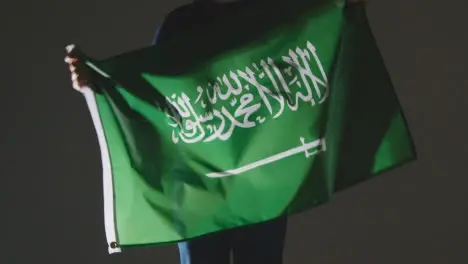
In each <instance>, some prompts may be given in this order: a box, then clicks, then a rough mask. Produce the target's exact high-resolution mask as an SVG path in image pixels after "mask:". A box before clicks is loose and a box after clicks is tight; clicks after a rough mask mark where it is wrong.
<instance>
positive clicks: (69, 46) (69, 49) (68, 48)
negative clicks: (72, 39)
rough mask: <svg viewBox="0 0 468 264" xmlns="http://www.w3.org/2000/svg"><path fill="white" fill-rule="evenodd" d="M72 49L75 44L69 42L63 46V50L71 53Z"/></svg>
mask: <svg viewBox="0 0 468 264" xmlns="http://www.w3.org/2000/svg"><path fill="white" fill-rule="evenodd" d="M73 49H75V44H70V45H68V46H66V47H65V50H66V51H67V52H68V53H71V52H72V51H73Z"/></svg>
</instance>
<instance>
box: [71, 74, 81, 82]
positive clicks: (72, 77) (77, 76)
mask: <svg viewBox="0 0 468 264" xmlns="http://www.w3.org/2000/svg"><path fill="white" fill-rule="evenodd" d="M78 78H79V75H78V74H77V73H76V72H74V73H72V75H71V80H72V82H76V81H78Z"/></svg>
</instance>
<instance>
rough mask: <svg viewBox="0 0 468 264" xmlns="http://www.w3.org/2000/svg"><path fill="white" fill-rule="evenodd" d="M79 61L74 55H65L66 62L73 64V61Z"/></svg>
mask: <svg viewBox="0 0 468 264" xmlns="http://www.w3.org/2000/svg"><path fill="white" fill-rule="evenodd" d="M76 62H78V58H76V57H72V56H66V57H65V63H68V64H71V63H76Z"/></svg>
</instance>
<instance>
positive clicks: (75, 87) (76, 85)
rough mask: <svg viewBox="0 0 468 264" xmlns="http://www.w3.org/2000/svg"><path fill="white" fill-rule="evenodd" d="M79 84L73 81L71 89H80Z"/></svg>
mask: <svg viewBox="0 0 468 264" xmlns="http://www.w3.org/2000/svg"><path fill="white" fill-rule="evenodd" d="M81 88H82V87H81V86H80V84H79V83H78V82H73V89H75V90H77V91H80V90H81Z"/></svg>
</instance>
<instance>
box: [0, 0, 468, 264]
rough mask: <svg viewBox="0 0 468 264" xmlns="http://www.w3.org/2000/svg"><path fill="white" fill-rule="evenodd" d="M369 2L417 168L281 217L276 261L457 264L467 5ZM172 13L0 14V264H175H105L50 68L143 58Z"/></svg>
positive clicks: (101, 4)
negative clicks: (284, 221) (134, 54)
mask: <svg viewBox="0 0 468 264" xmlns="http://www.w3.org/2000/svg"><path fill="white" fill-rule="evenodd" d="M369 2H370V3H369V5H368V14H369V18H370V21H371V26H372V28H373V30H374V34H375V36H376V38H377V41H378V44H379V46H380V48H381V51H382V53H383V56H384V59H385V61H386V63H387V66H388V69H389V71H390V73H391V76H392V79H393V82H394V84H395V86H396V89H397V92H398V94H399V97H400V100H401V103H402V105H403V107H404V109H405V113H406V116H407V119H408V122H409V124H410V126H411V130H412V132H413V135H414V137H415V141H416V146H417V149H418V152H419V161H417V162H415V163H412V164H410V165H406V166H405V167H403V168H400V169H397V170H395V171H392V172H390V173H386V174H385V175H382V176H381V177H379V178H377V179H374V180H372V181H369V182H366V183H363V184H360V185H358V186H356V187H354V188H352V189H349V190H347V191H344V192H341V193H339V194H338V195H336V196H335V198H334V199H333V201H332V202H330V203H329V204H327V205H325V206H321V207H319V208H317V209H315V210H311V211H309V212H307V213H304V214H301V215H297V216H294V217H292V218H291V220H290V224H289V232H288V237H287V247H286V252H285V263H286V264H302V263H324V264H325V263H326V264H338V263H340V264H341V263H347V264H353V263H369V264H370V263H379V264H387V263H388V264H390V263H391V264H395V263H398V264H414V263H418V264H419V263H425V264H436V263H437V264H438V263H441V264H442V263H443V264H449V263H450V264H451V263H453V264H463V263H468V251H467V250H468V205H467V202H468V199H467V198H468V192H467V186H468V173H467V165H468V143H467V141H466V138H467V135H468V125H467V123H468V118H467V117H466V115H467V114H468V106H467V105H468V99H467V96H468V92H467V90H468V86H467V84H468V83H467V80H468V78H467V74H468V72H467V67H466V61H467V60H466V59H467V58H468V57H467V52H466V48H467V47H468V41H467V25H468V21H467V20H468V19H467V18H466V11H468V3H467V1H466V0H443V1H442V0H439V1H437V0H412V1H408V0H392V1H388V0H369ZM182 3H184V2H183V1H179V0H178V1H175V0H165V1H162V0H152V1H149V0H146V1H145V0H133V1H123V0H114V1H110V0H100V1H94V0H82V1H70V0H60V1H59V0H48V1H40V0H38V1H33V0H29V1H26V0H23V1H8V2H7V1H2V2H1V6H0V21H1V23H0V29H1V31H0V34H1V35H0V36H1V40H0V45H1V46H0V47H1V49H0V50H1V57H0V58H1V63H0V65H1V66H2V68H1V72H0V76H1V78H0V81H1V86H0V89H1V99H2V104H1V108H2V111H1V115H2V117H1V119H0V120H1V122H0V124H1V125H0V126H1V130H0V131H1V133H2V137H1V139H2V144H1V148H0V149H1V151H2V157H1V158H2V159H1V163H2V167H3V168H4V169H3V170H2V173H1V176H2V180H3V181H2V185H1V186H2V191H1V194H2V199H1V201H2V210H1V211H0V212H1V213H0V214H1V218H0V219H1V220H2V222H6V224H2V225H1V226H2V229H4V230H3V231H2V236H1V241H2V242H1V244H2V246H1V247H0V252H2V253H1V254H0V260H1V261H0V263H5V264H16V263H21V264H22V263H38V262H41V263H42V262H44V263H53V264H55V263H61V264H63V263H67V264H84V263H86V264H92V263H99V264H105V263H116V264H117V263H122V264H124V263H132V264H134V263H165V264H166V263H167V264H170V263H177V262H178V255H177V249H176V247H175V246H164V247H157V248H156V247H153V248H143V249H132V250H128V251H126V252H124V253H123V254H120V255H113V256H109V255H108V254H107V247H106V242H105V236H104V225H103V213H102V212H103V210H102V188H101V167H100V156H99V149H98V145H97V141H96V136H95V132H94V129H93V126H92V123H91V119H90V116H89V114H88V111H87V108H86V105H85V101H84V99H83V98H82V96H80V95H79V94H77V93H76V92H74V91H73V90H72V89H71V85H70V81H69V75H68V73H67V68H66V67H65V64H64V63H63V56H64V55H65V52H64V47H65V45H67V44H70V43H75V44H78V45H79V46H80V47H81V48H82V49H83V50H85V51H86V52H87V53H89V54H90V55H92V56H96V57H105V56H110V55H113V54H115V53H119V52H122V51H127V50H131V49H135V48H139V47H143V46H146V45H148V44H149V43H150V42H151V40H152V37H153V32H154V30H155V28H156V27H157V26H158V25H159V24H160V23H161V22H162V20H163V18H164V14H165V13H167V12H168V11H170V10H171V9H172V8H174V7H175V6H177V5H180V4H182ZM5 180H6V181H5ZM5 196H6V197H5ZM3 258H5V259H3Z"/></svg>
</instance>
